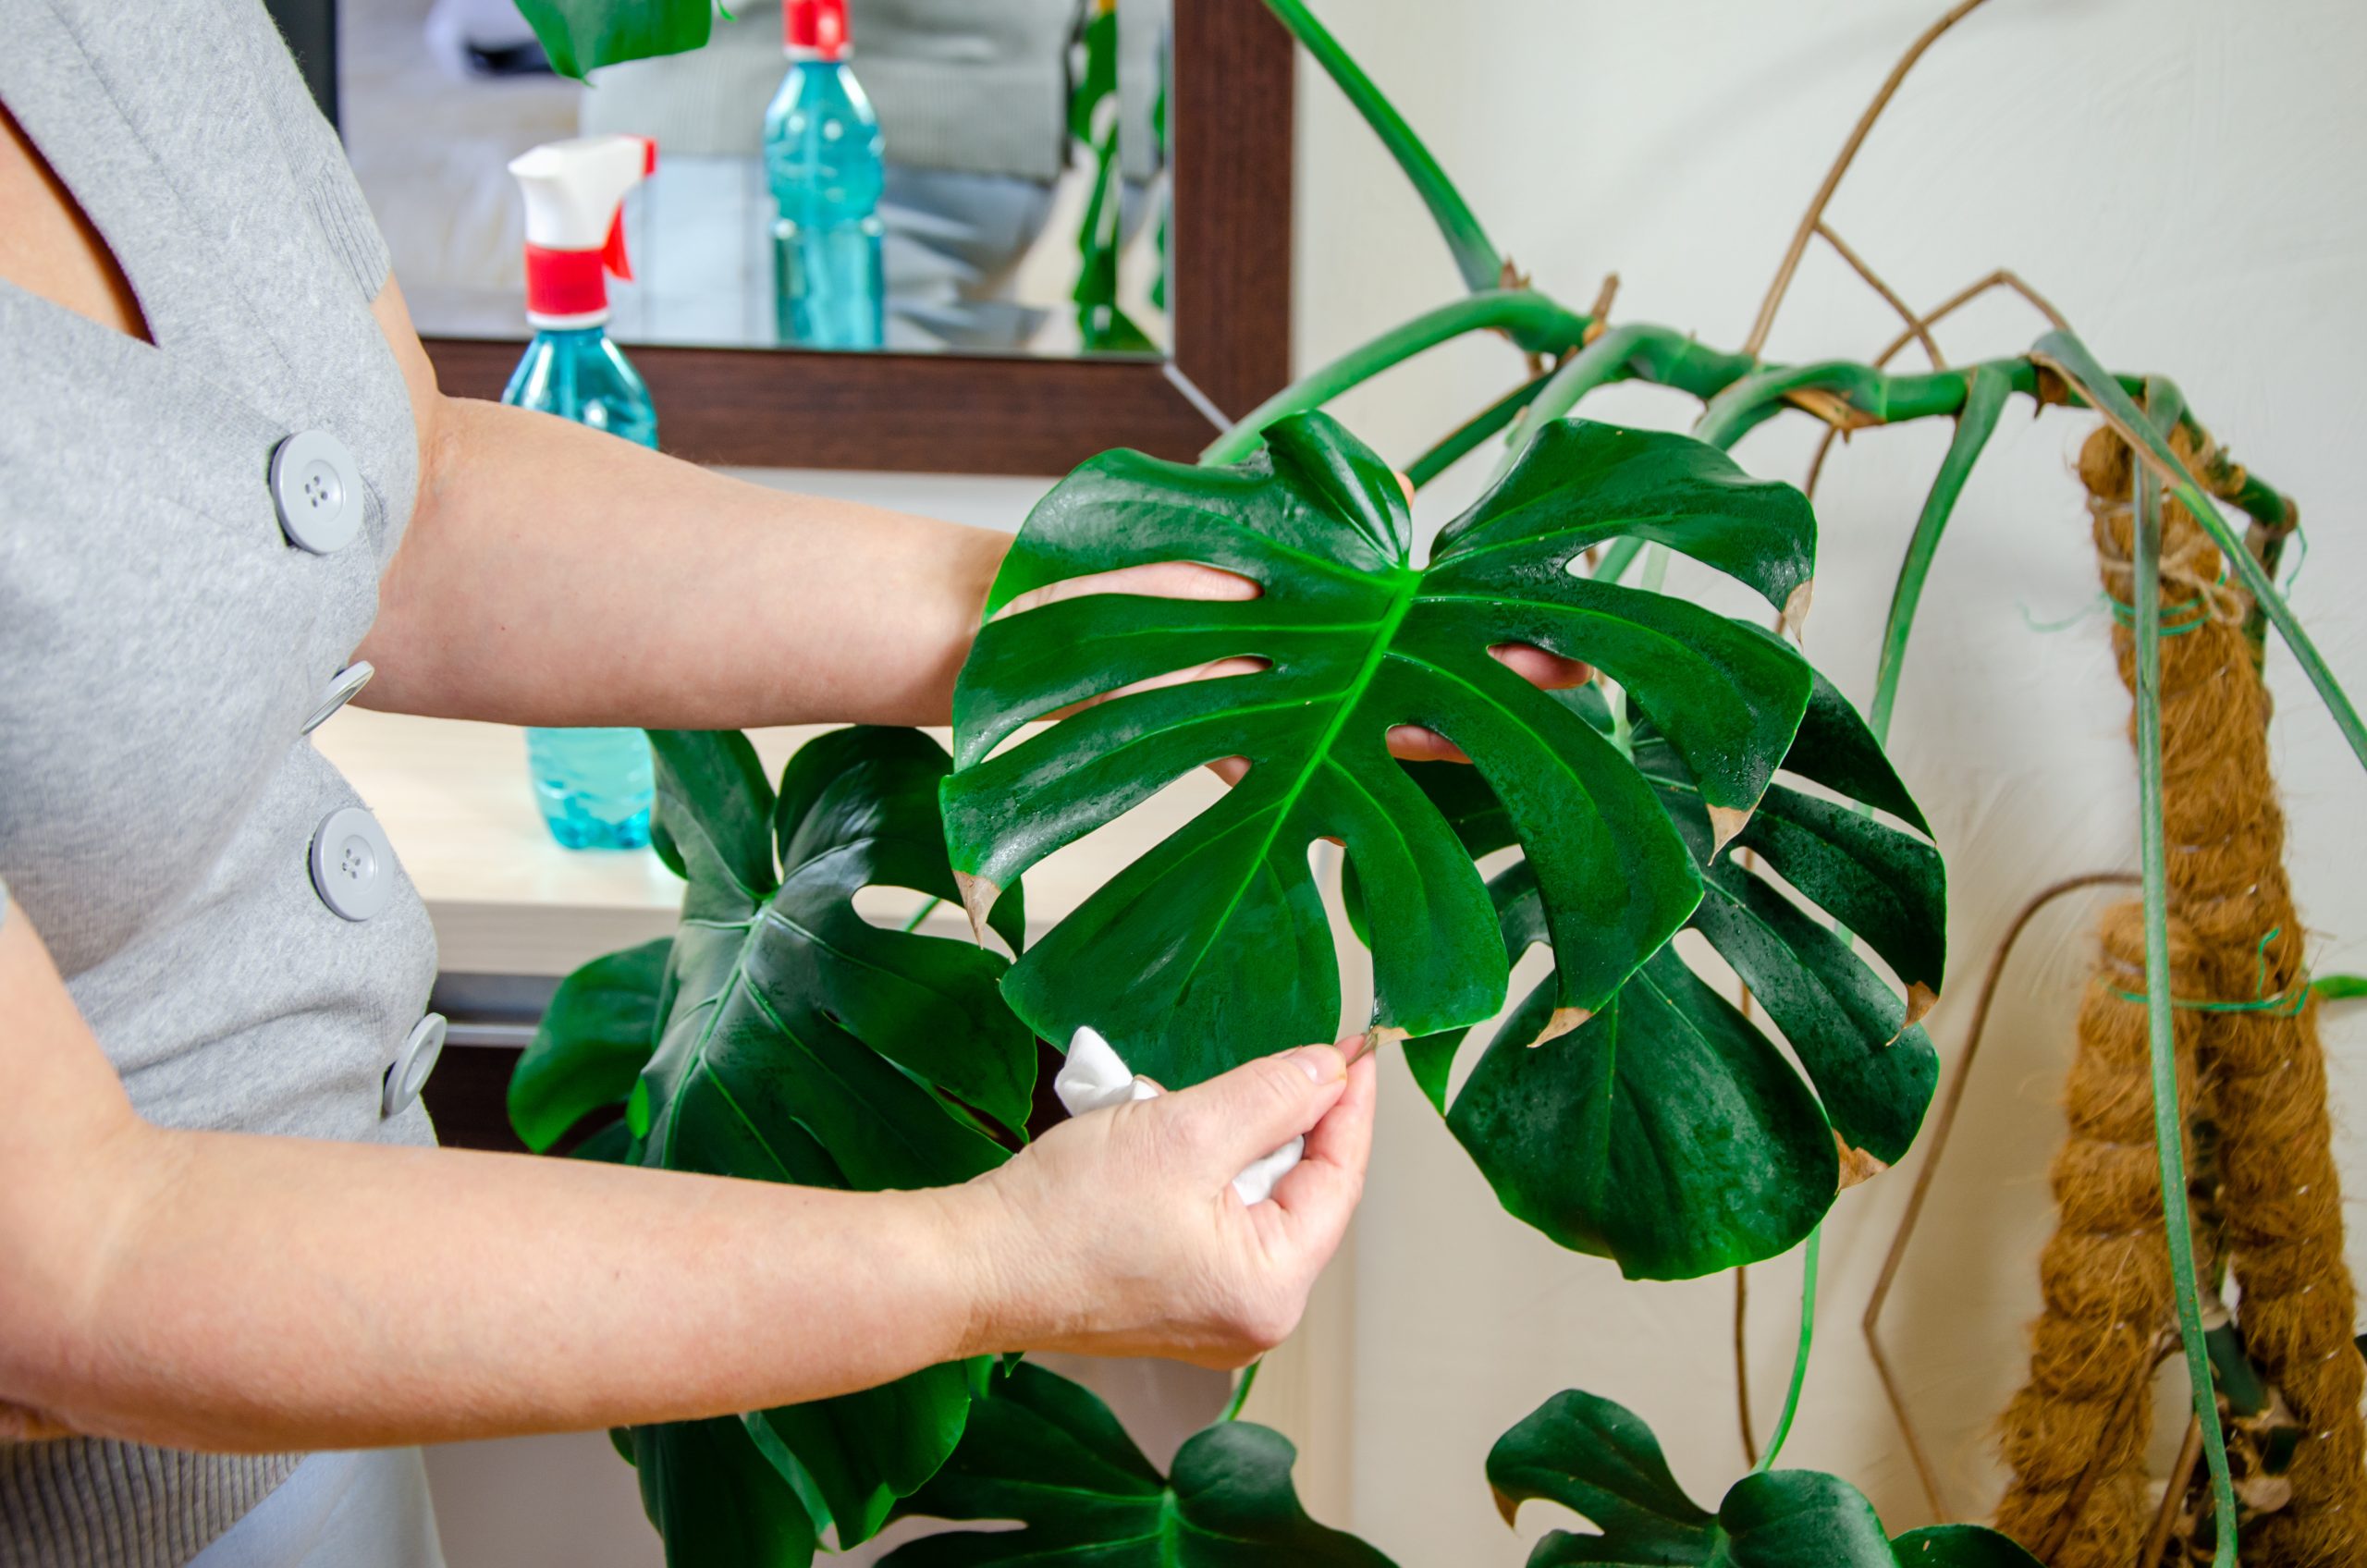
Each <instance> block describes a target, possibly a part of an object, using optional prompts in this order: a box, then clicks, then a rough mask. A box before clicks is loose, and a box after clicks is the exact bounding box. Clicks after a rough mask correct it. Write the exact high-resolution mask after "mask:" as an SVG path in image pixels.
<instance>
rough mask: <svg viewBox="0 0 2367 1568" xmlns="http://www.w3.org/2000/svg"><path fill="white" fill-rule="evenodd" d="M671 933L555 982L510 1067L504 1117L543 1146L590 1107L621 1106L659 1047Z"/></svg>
mask: <svg viewBox="0 0 2367 1568" xmlns="http://www.w3.org/2000/svg"><path fill="white" fill-rule="evenodd" d="M673 950H674V938H672V937H659V938H658V939H657V940H656V941H654V942H644V943H643V944H642V945H641V946H639V947H637V948H627V949H624V950H623V951H622V952H614V953H609V954H607V955H606V956H605V957H601V958H595V959H594V960H593V961H592V962H590V963H587V964H585V965H584V966H583V968H581V969H579V970H577V971H576V972H575V973H574V974H570V975H569V976H568V977H567V978H566V979H564V980H562V981H560V982H559V986H558V991H556V992H555V993H553V995H552V997H551V1003H550V1006H549V1007H548V1008H547V1009H546V1010H545V1011H544V1013H543V1021H542V1023H540V1024H539V1025H538V1026H537V1027H536V1028H535V1030H534V1038H533V1043H532V1044H530V1045H529V1046H527V1047H526V1050H525V1054H523V1055H522V1056H521V1057H520V1058H519V1059H518V1065H517V1066H516V1067H515V1068H513V1069H512V1070H511V1072H510V1074H509V1125H510V1126H511V1127H513V1128H515V1129H516V1130H517V1133H518V1137H519V1140H520V1141H521V1142H522V1143H523V1144H524V1145H526V1146H527V1147H528V1148H530V1149H533V1151H534V1152H535V1153H537V1154H540V1153H542V1152H543V1151H544V1150H546V1149H548V1148H549V1147H550V1146H551V1145H553V1144H556V1143H558V1140H559V1139H560V1138H561V1137H563V1136H565V1135H566V1133H567V1131H568V1129H569V1128H570V1127H573V1126H574V1125H575V1124H576V1123H577V1122H578V1121H582V1120H583V1118H584V1117H586V1116H588V1115H590V1114H591V1113H592V1112H594V1111H595V1110H602V1109H608V1108H610V1107H614V1106H620V1105H622V1104H623V1103H624V1102H625V1099H626V1096H629V1095H631V1094H632V1086H633V1084H635V1083H637V1082H639V1081H640V1078H641V1070H642V1069H643V1068H644V1067H646V1066H648V1065H649V1054H650V1052H652V1051H654V1050H656V1048H657V994H658V991H659V989H660V988H661V987H662V986H663V985H664V982H665V978H666V960H667V958H668V955H669V954H671V953H672V951H673Z"/></svg>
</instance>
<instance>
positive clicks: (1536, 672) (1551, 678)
mask: <svg viewBox="0 0 2367 1568" xmlns="http://www.w3.org/2000/svg"><path fill="white" fill-rule="evenodd" d="M1488 651H1489V652H1490V653H1491V654H1493V655H1496V657H1497V658H1499V659H1501V660H1502V661H1503V663H1504V664H1505V665H1506V666H1508V667H1509V668H1511V669H1512V671H1513V673H1514V674H1515V675H1518V676H1521V677H1522V678H1524V679H1525V680H1527V681H1528V682H1529V684H1531V685H1533V686H1542V687H1544V688H1545V689H1546V690H1547V691H1549V692H1559V691H1567V690H1568V689H1569V688H1571V687H1573V686H1583V685H1585V684H1586V683H1587V682H1588V681H1589V680H1593V679H1594V671H1593V670H1592V669H1591V668H1588V666H1586V665H1583V664H1580V663H1579V662H1578V661H1577V660H1576V659H1565V658H1564V657H1563V656H1562V655H1559V654H1549V653H1547V652H1546V651H1545V650H1544V649H1542V648H1539V647H1536V646H1534V645H1532V644H1530V643H1497V644H1496V645H1495V646H1494V647H1492V648H1490V649H1489V650H1488Z"/></svg>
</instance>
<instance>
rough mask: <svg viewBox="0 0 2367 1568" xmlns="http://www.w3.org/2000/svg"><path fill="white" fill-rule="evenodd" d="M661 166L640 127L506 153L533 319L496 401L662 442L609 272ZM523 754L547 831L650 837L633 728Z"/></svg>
mask: <svg viewBox="0 0 2367 1568" xmlns="http://www.w3.org/2000/svg"><path fill="white" fill-rule="evenodd" d="M656 166H657V144H656V142H654V141H650V140H648V139H647V138H646V137H640V136H585V137H578V138H576V139H575V140H573V141H552V142H547V143H546V144H544V145H543V146H540V147H536V148H534V149H533V150H532V151H531V152H528V153H522V154H521V155H520V156H519V157H517V158H515V159H513V160H511V162H510V165H509V172H510V173H511V174H512V175H514V176H516V177H517V179H518V186H519V189H520V190H521V191H523V192H524V193H525V198H526V319H527V321H528V322H529V323H531V324H532V325H533V328H534V340H533V342H532V343H530V344H528V345H527V346H526V357H525V358H524V359H522V360H521V361H518V369H517V371H516V372H515V374H512V375H511V376H510V378H509V386H508V387H507V388H506V389H505V390H504V391H503V392H502V394H501V400H502V401H503V402H505V403H510V404H514V405H516V406H517V407H519V408H522V409H539V410H542V411H543V412H545V413H551V414H557V415H558V416H559V417H560V418H562V419H571V420H574V421H575V422H576V423H579V424H588V425H590V426H591V427H592V428H593V429H595V430H606V431H608V432H610V433H611V434H614V435H621V436H623V437H624V438H625V439H626V440H628V441H637V442H639V443H640V444H641V445H643V446H644V447H656V445H657V414H656V410H654V409H652V408H651V407H650V403H649V388H648V387H647V386H645V385H644V384H643V382H642V379H641V374H640V373H639V372H637V371H635V370H634V369H633V368H632V363H631V361H628V360H626V358H625V357H624V355H623V353H622V352H620V351H619V349H618V348H617V346H616V345H615V344H614V343H612V342H610V341H609V340H608V333H607V320H608V277H609V275H611V274H614V275H615V276H618V277H621V278H626V279H631V278H632V268H631V267H630V265H629V264H628V263H627V262H626V259H625V237H624V214H623V202H624V198H625V192H626V191H628V190H632V188H633V187H634V186H636V185H638V184H640V183H641V182H642V180H643V179H644V178H647V177H648V176H649V175H650V174H651V173H653V172H654V171H655V170H656ZM526 764H527V767H528V770H529V772H530V773H531V775H532V777H533V783H534V799H535V802H536V803H537V804H538V805H540V806H541V807H542V812H543V821H544V822H545V823H546V824H547V825H548V826H549V827H550V830H551V836H552V837H553V838H555V839H558V841H559V842H560V843H562V844H564V845H566V846H567V847H568V848H570V849H574V850H585V849H619V850H629V849H636V848H638V847H640V846H641V845H643V844H646V843H648V842H649V811H650V806H651V804H652V802H653V801H654V800H655V798H656V797H655V790H654V779H653V777H652V769H651V766H650V757H649V741H648V739H647V738H646V737H645V736H644V735H643V734H642V732H641V731H640V730H638V729H529V730H527V731H526Z"/></svg>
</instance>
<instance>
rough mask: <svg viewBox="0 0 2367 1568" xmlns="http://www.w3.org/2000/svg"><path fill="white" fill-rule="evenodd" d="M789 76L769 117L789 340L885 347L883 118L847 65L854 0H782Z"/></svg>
mask: <svg viewBox="0 0 2367 1568" xmlns="http://www.w3.org/2000/svg"><path fill="white" fill-rule="evenodd" d="M781 31H782V41H783V43H784V45H785V48H784V53H786V54H787V55H788V56H789V74H788V75H787V76H784V77H783V78H782V79H781V83H780V91H779V92H776V93H775V94H774V95H773V101H772V104H771V106H770V107H769V108H767V110H766V111H765V174H766V178H767V179H768V180H769V181H770V182H771V185H772V188H773V202H774V203H775V205H776V207H777V208H778V210H779V217H778V221H776V222H775V224H774V226H773V267H774V274H773V276H774V285H775V290H776V294H775V302H776V307H777V310H778V312H779V331H780V337H781V341H782V342H784V343H793V344H797V345H799V346H801V347H804V348H815V349H877V348H878V347H879V344H880V338H881V336H882V333H883V331H884V329H885V325H886V312H887V282H886V278H885V276H884V275H883V272H882V269H881V264H880V256H879V242H880V234H881V229H880V223H879V193H880V190H881V188H882V187H883V186H884V185H885V184H886V182H887V166H886V164H885V162H884V161H883V159H882V157H881V141H880V135H879V116H877V115H875V114H874V113H872V109H871V100H870V99H869V98H867V97H865V95H864V91H863V84H862V83H860V82H858V81H856V80H855V79H854V72H853V71H852V69H850V68H849V67H848V66H847V63H846V62H847V56H848V55H850V54H852V52H853V46H852V41H851V40H850V39H849V38H848V36H847V7H846V0H782V4H781Z"/></svg>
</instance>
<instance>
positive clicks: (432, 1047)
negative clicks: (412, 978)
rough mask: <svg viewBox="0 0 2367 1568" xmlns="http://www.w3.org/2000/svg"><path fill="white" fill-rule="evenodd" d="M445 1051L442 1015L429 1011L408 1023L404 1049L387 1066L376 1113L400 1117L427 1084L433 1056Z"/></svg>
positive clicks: (432, 1064)
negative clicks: (391, 1064) (384, 1085)
mask: <svg viewBox="0 0 2367 1568" xmlns="http://www.w3.org/2000/svg"><path fill="white" fill-rule="evenodd" d="M443 1054H444V1015H443V1014H442V1013H440V1012H431V1013H429V1014H428V1015H427V1016H426V1017H425V1018H423V1019H421V1020H420V1021H419V1022H418V1023H414V1024H412V1025H411V1034H410V1035H407V1036H405V1037H404V1040H403V1048H402V1049H400V1050H399V1051H397V1052H396V1053H395V1064H394V1065H393V1066H392V1067H389V1068H388V1069H386V1088H385V1089H384V1090H383V1091H382V1092H381V1093H380V1094H379V1096H378V1114H379V1115H380V1116H384V1117H394V1116H400V1115H401V1114H402V1113H403V1112H404V1111H407V1110H409V1109H411V1102H412V1101H414V1100H416V1099H418V1098H419V1092H420V1090H422V1089H423V1088H425V1087H426V1086H427V1075H428V1074H429V1073H431V1072H435V1059H436V1058H437V1057H439V1056H442V1055H443Z"/></svg>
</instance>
